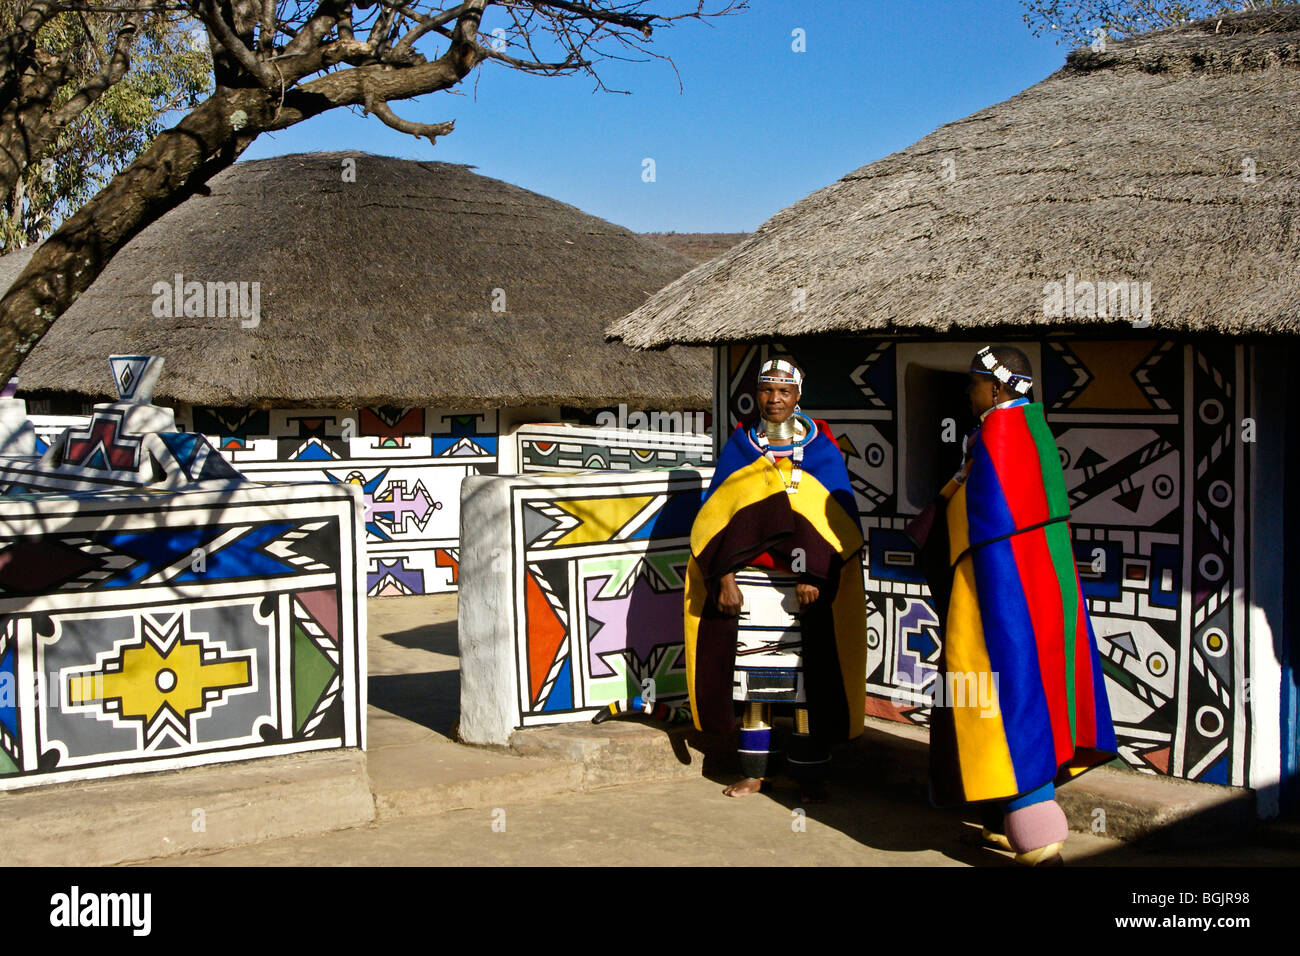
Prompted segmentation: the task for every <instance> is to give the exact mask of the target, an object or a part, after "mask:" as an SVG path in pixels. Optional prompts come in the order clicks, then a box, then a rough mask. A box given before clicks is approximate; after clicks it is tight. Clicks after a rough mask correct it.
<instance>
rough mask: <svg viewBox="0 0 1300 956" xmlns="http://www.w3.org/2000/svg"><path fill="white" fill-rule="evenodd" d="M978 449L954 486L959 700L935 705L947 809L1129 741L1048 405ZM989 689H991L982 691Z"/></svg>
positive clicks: (952, 643)
mask: <svg viewBox="0 0 1300 956" xmlns="http://www.w3.org/2000/svg"><path fill="white" fill-rule="evenodd" d="M968 454H969V457H970V462H971V465H970V471H969V474H968V476H967V478H966V481H965V483H963V484H959V483H957V482H955V481H954V482H950V483H949V485H948V487H947V488H945V489H944V497H946V498H947V499H948V502H947V509H946V513H947V532H948V562H947V563H948V565H949V567H950V568H951V575H952V576H951V582H950V583H951V592H950V595H949V596H948V598H947V601H946V605H947V608H946V614H944V615H943V618H944V647H943V653H942V655H941V660H940V676H939V680H940V685H939V688H940V689H942V690H943V692H944V700H943V704H945V705H946V706H936V707H935V708H934V710H933V712H932V715H931V730H930V742H931V746H930V759H931V775H930V779H931V796H932V798H933V800H934V802H935V803H936V804H938V805H940V806H943V805H950V804H955V803H961V802H967V801H976V800H992V799H1005V798H1009V797H1014V796H1016V795H1018V794H1022V793H1026V792H1027V791H1030V790H1033V789H1035V788H1037V787H1040V786H1042V785H1043V784H1045V783H1047V782H1049V781H1055V782H1056V783H1063V782H1065V781H1066V780H1068V779H1070V778H1071V777H1073V776H1075V775H1076V774H1079V773H1082V772H1083V771H1085V770H1087V769H1089V768H1091V767H1093V766H1096V765H1098V764H1100V763H1105V762H1106V761H1108V760H1110V759H1111V758H1112V757H1114V756H1115V748H1116V745H1115V731H1114V727H1113V725H1112V723H1111V716H1110V707H1109V704H1108V702H1107V700H1106V689H1105V685H1104V682H1103V678H1102V672H1101V663H1100V659H1099V655H1098V653H1097V646H1096V641H1095V639H1094V637H1093V632H1092V624H1091V622H1090V621H1089V619H1088V610H1087V605H1086V604H1085V602H1084V599H1083V595H1082V591H1081V589H1080V585H1079V575H1078V570H1077V569H1076V567H1075V563H1074V553H1073V550H1072V547H1071V543H1070V529H1069V524H1068V522H1067V519H1068V518H1069V499H1068V497H1067V495H1066V490H1065V479H1064V476H1063V474H1062V472H1061V465H1060V459H1059V457H1058V453H1057V448H1056V442H1055V440H1054V439H1053V437H1052V433H1051V431H1050V430H1049V429H1048V426H1047V423H1046V421H1045V420H1044V418H1043V406H1042V405H1040V404H1029V403H1021V404H1017V405H1015V406H1010V407H1000V408H996V409H994V410H993V411H992V412H990V413H989V414H988V415H987V416H986V417H985V419H984V421H983V423H982V424H981V426H980V428H979V429H978V431H977V432H976V435H975V437H974V439H973V440H972V442H971V444H970V445H969V446H968ZM945 583H947V582H945ZM936 598H939V595H936ZM977 688H988V689H990V690H991V696H990V697H989V698H988V699H984V700H981V699H978V698H979V697H980V695H979V694H977V693H972V690H973V689H977ZM972 698H976V699H972Z"/></svg>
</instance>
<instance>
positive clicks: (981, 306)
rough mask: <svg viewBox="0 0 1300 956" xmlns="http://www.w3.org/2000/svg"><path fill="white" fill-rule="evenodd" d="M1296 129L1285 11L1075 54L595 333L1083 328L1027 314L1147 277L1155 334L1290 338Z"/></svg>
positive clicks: (1296, 40)
mask: <svg viewBox="0 0 1300 956" xmlns="http://www.w3.org/2000/svg"><path fill="white" fill-rule="evenodd" d="M1297 117H1300V7H1296V6H1288V7H1281V8H1273V9H1267V10H1263V11H1258V12H1252V13H1247V14H1234V15H1230V16H1224V17H1223V18H1222V19H1221V20H1209V21H1201V22H1198V23H1191V24H1185V25H1183V26H1181V27H1178V28H1175V29H1172V30H1166V31H1162V32H1159V33H1151V34H1147V35H1144V36H1142V37H1138V38H1135V39H1133V40H1129V41H1126V42H1123V43H1111V44H1110V45H1109V46H1108V48H1107V49H1106V50H1104V51H1103V52H1093V51H1092V50H1090V49H1084V50H1081V51H1077V52H1075V53H1073V54H1071V55H1070V56H1069V57H1068V58H1067V61H1066V65H1065V67H1064V68H1063V69H1062V70H1060V71H1059V72H1057V73H1055V74H1053V75H1052V76H1051V77H1049V78H1048V79H1046V80H1044V81H1043V82H1041V83H1039V84H1038V85H1036V86H1033V87H1031V88H1030V89H1028V90H1026V91H1024V92H1023V93H1021V94H1019V95H1018V96H1014V97H1012V98H1011V99H1009V100H1007V101H1006V102H1003V103H999V104H997V105H996V106H991V107H989V108H987V109H984V110H980V111H979V112H978V113H975V114H974V115H972V116H969V117H967V118H966V119H963V120H959V121H957V122H955V123H950V124H948V125H947V126H944V127H941V128H940V129H938V130H936V131H935V132H934V133H931V134H930V135H929V136H926V137H925V138H924V139H922V140H921V141H920V142H918V143H916V144H915V145H913V146H911V147H909V148H907V149H905V150H903V151H901V152H898V153H894V154H893V155H891V156H887V157H885V158H884V159H881V160H879V161H878V162H874V163H871V164H869V165H867V166H863V167H862V168H860V169H857V170H855V171H854V172H851V173H849V174H848V175H847V176H845V177H844V178H843V179H841V180H840V181H839V182H837V183H834V184H832V185H830V186H827V187H826V188H824V189H821V190H819V191H817V192H815V193H813V194H812V195H810V196H808V197H806V198H805V199H802V200H800V201H799V202H797V203H795V204H794V205H793V206H790V207H789V208H787V209H784V210H782V211H781V212H779V213H777V214H776V215H775V216H773V217H772V218H771V219H770V220H768V221H767V222H766V223H764V224H763V226H762V227H761V228H760V229H759V230H758V232H756V233H755V234H754V235H753V236H752V237H751V238H749V239H748V240H747V241H745V242H743V243H741V244H740V245H738V246H736V247H735V248H733V249H731V250H730V251H728V252H727V253H725V254H723V255H722V256H720V257H718V258H717V259H714V260H713V261H711V262H708V263H706V264H704V265H702V266H699V267H697V268H696V269H694V270H693V271H691V272H690V273H688V274H687V275H685V276H683V277H682V278H680V279H678V280H677V281H675V282H673V283H671V284H670V285H668V286H667V287H666V288H664V289H662V290H660V291H659V292H657V293H656V294H655V295H654V296H652V297H651V298H650V299H649V300H648V301H647V302H646V303H645V304H644V305H642V306H640V307H639V308H637V309H636V310H635V311H633V312H632V313H631V314H630V315H628V316H626V317H625V318H623V319H621V320H620V321H618V322H615V323H613V324H612V325H611V326H610V328H609V329H608V332H609V334H610V335H611V336H612V337H616V338H621V339H622V340H623V341H624V342H625V343H627V344H628V345H632V346H637V347H640V348H654V347H659V346H663V345H666V344H669V343H686V342H689V343H697V344H703V343H720V342H728V341H733V342H734V341H745V340H758V339H776V338H789V337H795V336H801V335H812V334H818V333H826V332H839V333H854V332H877V331H882V330H899V331H918V330H924V331H926V332H938V331H943V332H948V333H951V332H954V331H956V330H960V329H991V328H1003V329H1004V330H1013V331H1014V330H1018V331H1019V332H1022V333H1033V334H1041V333H1043V332H1047V333H1050V332H1052V331H1060V329H1061V328H1062V326H1064V325H1070V324H1071V323H1080V324H1083V325H1087V326H1090V327H1096V326H1097V324H1098V323H1097V322H1096V321H1095V320H1094V319H1093V318H1091V317H1089V316H1088V314H1087V301H1086V299H1085V300H1082V301H1076V302H1075V308H1074V310H1073V313H1072V314H1067V315H1066V316H1065V317H1062V318H1056V317H1049V316H1046V315H1045V314H1044V311H1045V310H1044V305H1045V299H1046V295H1045V292H1044V290H1045V288H1046V287H1047V284H1048V283H1052V282H1059V283H1061V284H1062V286H1065V284H1066V283H1067V282H1068V281H1070V280H1069V279H1067V277H1069V276H1071V275H1072V276H1073V281H1076V282H1077V281H1083V280H1087V281H1089V282H1095V281H1097V280H1106V281H1107V282H1119V281H1130V282H1134V281H1135V282H1150V283H1151V287H1150V291H1151V300H1152V308H1151V327H1152V329H1153V330H1155V331H1210V330H1213V331H1217V332H1228V333H1245V332H1250V331H1258V332H1270V333H1272V332H1297V331H1300V188H1298V187H1300V123H1298V122H1297ZM1252 168H1253V169H1254V181H1253V182H1251V181H1248V180H1249V179H1250V177H1249V176H1248V175H1247V174H1248V173H1249V172H1250V170H1251V169H1252ZM800 289H802V290H803V291H802V296H803V301H802V306H803V308H802V310H799V309H797V306H798V305H799V304H800V303H799V301H798V298H797V297H798V296H799V295H800V293H799V291H798V290H800ZM1048 305H1049V310H1050V309H1051V303H1048ZM1120 321H1123V322H1124V323H1125V324H1126V325H1127V324H1129V323H1131V322H1132V321H1133V320H1132V319H1131V318H1130V319H1121V320H1120ZM1112 322H1113V320H1112ZM1103 324H1104V323H1103ZM1008 327H1009V329H1008ZM1112 327H1113V325H1112ZM1147 334H1150V333H1147Z"/></svg>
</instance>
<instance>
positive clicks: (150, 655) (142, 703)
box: [68, 641, 249, 724]
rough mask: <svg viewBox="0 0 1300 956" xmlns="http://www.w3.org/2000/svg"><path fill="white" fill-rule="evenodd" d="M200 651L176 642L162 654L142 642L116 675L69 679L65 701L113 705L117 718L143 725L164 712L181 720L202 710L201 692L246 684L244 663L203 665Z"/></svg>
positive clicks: (124, 656) (127, 652)
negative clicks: (117, 712)
mask: <svg viewBox="0 0 1300 956" xmlns="http://www.w3.org/2000/svg"><path fill="white" fill-rule="evenodd" d="M202 650H203V649H202V644H201V643H200V642H198V641H177V642H176V643H175V644H173V645H172V648H171V650H170V651H168V652H167V654H166V655H162V654H159V653H158V649H157V648H156V647H155V646H154V645H153V644H152V643H151V642H149V641H145V642H144V643H143V644H140V645H137V646H135V647H129V648H127V649H126V650H124V651H123V652H122V656H121V658H120V660H121V662H122V667H121V670H117V671H113V672H110V673H105V672H99V673H95V674H85V675H81V676H77V677H73V678H71V679H70V680H69V682H68V699H69V701H70V702H71V703H73V704H88V703H92V702H94V701H97V700H102V701H105V702H107V701H110V700H117V701H118V703H119V714H120V716H122V717H124V718H135V719H137V720H143V721H144V722H145V723H146V724H149V723H152V722H153V720H154V718H156V717H157V716H158V714H159V712H160V711H161V710H162V709H163V708H164V707H166V708H168V709H170V710H171V711H172V713H174V714H176V715H177V716H178V717H181V718H182V719H186V718H188V717H189V715H190V714H192V713H194V712H196V711H201V710H203V708H204V707H205V706H206V705H207V701H205V700H204V692H205V691H208V690H224V689H226V688H231V687H243V686H246V685H247V684H248V683H249V662H248V661H247V660H243V659H235V660H226V661H214V662H212V663H205V662H204V660H203V653H202Z"/></svg>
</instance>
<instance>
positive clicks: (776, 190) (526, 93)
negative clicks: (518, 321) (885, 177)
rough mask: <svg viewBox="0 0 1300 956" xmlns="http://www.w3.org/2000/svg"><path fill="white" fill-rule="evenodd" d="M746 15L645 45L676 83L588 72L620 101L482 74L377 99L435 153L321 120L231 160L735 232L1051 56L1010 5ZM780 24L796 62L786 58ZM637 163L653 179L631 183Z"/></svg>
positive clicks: (762, 6) (1050, 61)
mask: <svg viewBox="0 0 1300 956" xmlns="http://www.w3.org/2000/svg"><path fill="white" fill-rule="evenodd" d="M710 3H713V0H710ZM693 5H694V4H693V0H656V2H655V3H654V4H652V6H653V7H656V8H658V7H660V6H662V8H663V9H673V10H681V9H684V8H688V7H690V6H693ZM750 7H751V9H749V10H747V11H745V12H743V13H741V14H739V15H736V16H730V17H722V18H718V19H715V20H710V21H705V22H697V21H684V22H682V23H680V24H678V25H675V26H673V27H671V28H669V29H665V30H662V31H660V32H658V33H656V36H655V42H654V48H655V49H656V50H657V51H658V52H659V53H662V54H664V55H667V56H671V57H672V59H673V61H674V63H675V64H676V67H677V71H678V72H679V73H680V75H681V84H682V86H681V88H679V86H678V80H677V76H676V75H675V74H674V72H673V69H672V67H670V66H669V65H668V64H666V63H664V62H662V61H658V60H649V61H646V62H639V63H625V62H617V61H612V62H606V63H604V64H602V65H601V67H600V72H601V76H602V78H603V79H604V81H605V83H606V84H607V85H608V86H610V87H613V88H616V89H623V90H628V91H629V95H620V94H616V93H605V92H593V86H594V84H593V81H592V80H591V79H590V78H589V77H585V76H573V77H542V76H529V75H525V74H522V73H519V72H518V71H514V70H511V69H509V68H507V67H504V66H502V65H500V64H496V63H487V64H484V65H483V66H482V67H480V68H479V70H478V71H477V73H476V74H474V75H471V77H470V79H469V81H468V82H467V83H466V84H464V85H463V86H462V87H461V89H462V91H463V95H453V94H449V93H446V92H444V93H437V94H431V95H429V96H426V97H422V98H420V99H417V100H410V101H406V102H398V103H393V104H392V106H393V108H394V110H395V111H396V112H397V113H398V114H399V115H401V116H403V117H406V118H408V119H413V120H420V121H423V122H440V121H443V120H448V119H451V120H455V121H456V129H455V132H453V133H452V134H451V135H449V136H447V137H444V138H442V139H440V140H439V141H438V143H437V144H436V145H431V144H430V143H429V142H428V141H427V140H418V141H417V140H415V139H414V138H412V137H410V136H407V135H405V134H402V133H399V132H397V131H395V130H392V129H389V128H388V127H386V126H384V125H383V124H382V123H380V122H379V121H378V120H376V119H374V118H373V117H370V118H366V117H363V116H361V115H360V114H359V113H354V112H351V111H347V110H334V111H332V112H330V113H327V114H325V115H323V116H320V117H317V118H316V119H313V120H310V121H308V122H306V123H302V124H300V125H298V126H296V127H293V128H292V129H290V130H286V131H284V132H281V133H278V134H276V135H274V136H268V135H264V136H262V137H261V138H259V139H258V140H257V142H255V143H254V144H253V145H252V146H251V147H249V149H248V150H247V151H246V152H245V154H244V158H245V159H260V158H264V157H268V156H279V155H283V154H285V153H296V152H310V151H315V150H336V149H364V150H368V151H370V152H374V153H382V154H386V155H392V156H401V157H404V158H408V159H437V160H443V161H446V162H455V163H468V164H471V165H473V166H475V167H477V170H478V172H480V173H482V174H483V175H485V176H492V177H494V178H496V179H503V180H505V181H507V182H510V183H514V184H516V185H518V186H522V187H524V188H525V189H531V190H533V191H535V192H539V193H542V194H544V195H547V196H551V197H553V198H555V199H559V200H562V201H564V202H567V203H571V204H572V205H574V206H577V207H578V208H580V209H582V210H584V211H586V212H589V213H591V214H593V215H596V216H601V217H602V218H605V219H608V220H611V221H612V222H616V223H618V224H619V225H623V226H626V227H628V228H629V229H633V230H635V231H637V232H668V231H675V232H748V231H751V230H753V229H756V228H757V227H758V226H759V225H760V224H761V223H762V222H763V221H764V220H765V219H767V218H768V217H769V216H771V215H772V214H773V213H775V212H777V211H778V210H779V209H781V208H783V207H785V206H788V205H789V204H790V203H792V202H795V201H796V200H798V199H800V198H802V197H803V196H806V195H807V194H808V193H810V192H812V191H813V190H815V189H819V188H820V187H822V186H825V185H827V184H828V183H831V182H833V181H834V180H836V179H837V178H839V177H840V176H842V175H844V174H845V173H847V172H849V171H851V170H853V169H856V168H857V167H859V166H861V165H863V164H865V163H869V162H871V161H872V160H876V159H879V158H880V157H882V156H886V155H888V154H889V153H892V152H894V151H896V150H899V149H902V148H904V147H906V146H908V145H910V144H911V143H913V142H915V141H916V140H917V139H920V138H921V137H922V136H924V135H925V134H926V133H929V132H930V131H932V130H934V129H935V128H937V127H939V126H942V125H943V124H944V123H949V122H951V121H953V120H956V119H960V118H961V117H963V116H967V115H969V114H971V113H973V112H975V111H976V110H979V109H981V108H983V107H985V106H988V105H990V104H992V103H996V102H998V101H999V100H1004V99H1006V98H1007V97H1009V96H1012V95H1014V94H1015V93H1018V92H1019V91H1020V90H1023V89H1025V88H1026V87H1028V86H1032V85H1033V84H1034V83H1037V82H1038V81H1039V80H1041V79H1043V78H1044V77H1046V76H1048V75H1049V74H1051V73H1053V72H1055V71H1056V70H1057V69H1059V68H1060V67H1061V65H1062V64H1063V63H1064V61H1065V55H1066V53H1067V52H1068V49H1069V48H1068V46H1065V45H1058V44H1057V43H1055V42H1053V40H1052V39H1050V38H1048V37H1035V36H1033V34H1031V33H1030V31H1029V28H1028V27H1027V26H1026V25H1025V23H1024V21H1023V19H1022V15H1023V13H1024V12H1025V11H1024V7H1023V6H1022V4H1021V3H1019V2H1018V0H931V2H920V0H899V2H895V3H887V2H881V0H751V3H750ZM492 26H493V21H492V20H491V19H489V20H487V21H485V23H484V29H486V30H491V28H492ZM796 29H802V30H803V31H804V34H805V42H806V47H807V49H806V52H803V53H796V52H794V51H793V50H792V48H791V47H792V43H793V42H794V41H793V31H794V30H796ZM646 158H651V159H653V160H654V162H655V181H654V182H644V181H643V179H642V163H643V160H645V159H646Z"/></svg>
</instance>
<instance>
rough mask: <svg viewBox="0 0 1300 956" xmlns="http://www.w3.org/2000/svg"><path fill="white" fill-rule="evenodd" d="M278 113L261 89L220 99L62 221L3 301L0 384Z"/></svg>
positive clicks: (216, 97) (205, 106) (0, 310)
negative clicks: (122, 256)
mask: <svg viewBox="0 0 1300 956" xmlns="http://www.w3.org/2000/svg"><path fill="white" fill-rule="evenodd" d="M274 110H275V104H274V103H271V102H270V99H269V97H268V95H267V93H266V91H265V90H262V89H244V90H226V91H220V92H218V93H216V94H214V95H213V96H212V98H211V99H209V100H207V101H206V102H204V103H203V104H201V105H200V106H199V107H197V108H196V109H195V110H194V111H193V112H192V113H190V114H189V115H188V116H186V117H185V119H183V120H182V121H181V122H180V123H179V124H178V125H177V126H175V127H173V128H172V129H170V130H167V131H166V132H165V133H163V134H162V135H160V136H159V137H158V139H157V140H155V141H154V143H153V145H152V146H150V147H149V148H148V149H147V150H146V151H145V152H144V153H142V154H141V155H140V156H139V158H137V159H136V160H135V162H133V163H132V164H131V165H130V166H128V167H127V168H126V169H124V170H123V171H122V172H121V173H119V174H118V175H117V176H115V177H114V178H113V181H112V182H110V183H109V184H108V185H107V186H105V187H104V189H103V190H102V191H100V193H99V194H98V195H96V196H95V197H94V198H93V199H91V200H90V202H88V203H86V205H85V206H83V207H82V208H81V209H80V210H79V211H78V212H77V213H76V215H74V216H72V217H71V218H70V219H68V220H67V221H66V222H64V223H63V225H62V226H61V227H60V228H59V229H58V231H56V232H55V233H54V234H53V235H52V236H50V238H49V239H47V240H46V241H45V242H44V244H42V245H41V247H40V248H39V249H38V250H37V251H36V254H35V255H33V256H32V260H31V262H29V263H28V264H27V268H26V269H24V270H23V271H22V273H21V274H20V275H19V276H18V278H17V279H16V280H14V283H13V285H12V286H10V288H9V291H8V292H7V293H6V294H5V296H4V298H3V299H0V380H4V379H7V378H8V377H9V376H10V375H12V374H13V373H14V370H15V369H17V367H18V366H19V365H20V364H21V363H22V360H23V358H24V357H26V355H27V353H28V352H30V351H31V349H32V347H33V346H34V345H35V344H36V343H37V342H39V341H40V339H41V336H42V335H44V334H45V332H46V330H47V329H48V328H49V327H50V325H51V324H52V323H53V321H54V320H55V319H56V318H58V316H60V315H62V314H63V312H64V311H65V310H66V309H67V308H68V307H69V306H70V305H72V303H73V302H75V301H76V299H77V296H79V295H80V294H81V293H82V292H84V291H85V290H86V289H87V288H89V287H90V284H91V283H92V282H94V281H95V279H96V278H98V277H99V274H100V272H102V271H103V268H104V266H105V265H106V264H107V263H108V261H109V260H110V259H111V258H112V257H113V256H114V255H115V254H116V253H117V252H118V250H120V249H121V248H122V247H123V246H124V245H126V243H127V242H129V241H130V240H131V238H132V237H133V236H134V235H135V234H136V233H137V232H139V231H140V230H141V229H142V228H144V227H145V226H147V225H149V224H150V223H152V222H154V221H155V220H156V219H158V218H159V217H160V216H162V215H163V214H164V213H166V212H167V211H168V210H170V209H172V208H174V207H175V206H177V205H179V204H180V203H181V202H183V201H184V200H186V199H187V198H189V197H190V196H192V195H194V193H195V192H197V191H199V190H200V189H201V188H202V187H203V184H204V183H206V182H207V181H208V180H209V179H210V178H211V177H212V176H214V175H215V174H216V173H218V172H220V171H221V170H223V169H225V168H226V167H227V166H229V165H230V164H231V163H233V162H234V161H235V160H236V159H237V158H238V157H239V154H240V153H242V152H243V151H244V149H245V148H247V146H248V144H249V143H251V142H252V141H253V139H254V137H255V136H256V132H257V131H260V130H262V129H265V128H266V127H267V126H268V125H269V122H270V120H271V116H272V114H273V113H274Z"/></svg>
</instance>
